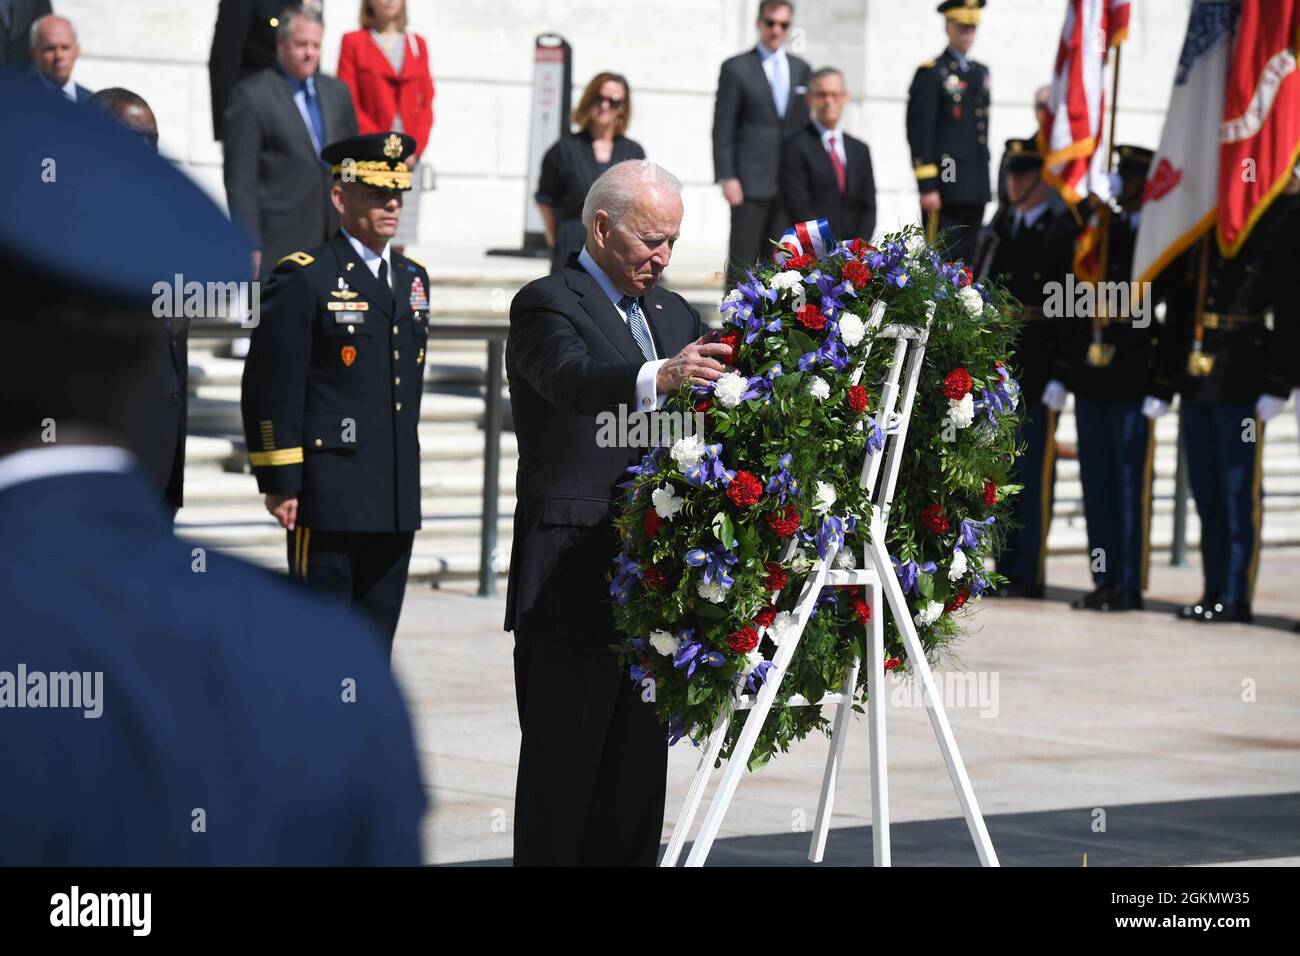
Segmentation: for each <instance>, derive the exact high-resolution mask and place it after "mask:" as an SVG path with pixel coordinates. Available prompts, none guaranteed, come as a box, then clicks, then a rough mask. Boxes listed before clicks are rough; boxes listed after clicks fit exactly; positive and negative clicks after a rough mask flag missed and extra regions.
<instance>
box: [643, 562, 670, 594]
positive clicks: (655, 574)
mask: <svg viewBox="0 0 1300 956" xmlns="http://www.w3.org/2000/svg"><path fill="white" fill-rule="evenodd" d="M665 580H666V579H665V578H664V573H663V572H662V571H660V570H659V569H658V568H656V567H655V566H654V565H653V564H652V565H650V567H648V568H646V569H645V571H643V572H642V574H641V583H642V584H644V585H645V587H646V590H647V591H658V590H659V589H660V588H661V587H663V586H664V581H665Z"/></svg>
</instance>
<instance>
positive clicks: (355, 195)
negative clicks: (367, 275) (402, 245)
mask: <svg viewBox="0 0 1300 956" xmlns="http://www.w3.org/2000/svg"><path fill="white" fill-rule="evenodd" d="M331 196H333V199H334V208H335V209H337V210H338V212H339V222H340V224H341V225H342V226H343V228H344V229H346V230H347V231H348V232H349V233H351V234H352V235H354V236H356V237H357V239H358V240H360V242H361V244H362V245H365V246H370V247H371V248H374V247H376V246H377V247H378V248H380V249H382V248H383V246H384V244H385V243H386V242H388V241H389V240H390V239H392V238H393V236H395V235H397V224H398V222H399V221H400V220H401V218H402V192H401V190H398V189H377V188H375V187H374V186H367V185H365V184H364V183H335V184H334V189H333V191H332V192H331Z"/></svg>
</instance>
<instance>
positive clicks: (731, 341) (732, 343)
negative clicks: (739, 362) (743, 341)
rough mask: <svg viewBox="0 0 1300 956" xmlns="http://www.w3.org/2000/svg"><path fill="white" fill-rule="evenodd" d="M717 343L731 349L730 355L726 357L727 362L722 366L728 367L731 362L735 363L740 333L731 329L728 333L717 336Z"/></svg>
mask: <svg viewBox="0 0 1300 956" xmlns="http://www.w3.org/2000/svg"><path fill="white" fill-rule="evenodd" d="M718 341H719V342H720V343H721V344H722V345H726V346H728V347H729V348H730V349H731V354H730V355H729V356H727V360H726V362H725V363H724V364H726V365H730V364H731V363H732V362H734V361H736V352H737V350H738V349H739V348H740V332H739V331H738V330H736V329H732V330H731V331H730V332H727V333H725V334H723V335H720V336H718Z"/></svg>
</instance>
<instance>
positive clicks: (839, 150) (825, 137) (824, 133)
mask: <svg viewBox="0 0 1300 956" xmlns="http://www.w3.org/2000/svg"><path fill="white" fill-rule="evenodd" d="M812 124H813V126H814V127H816V129H817V134H818V135H819V136H821V138H822V149H824V150H826V155H828V156H829V155H830V152H831V147H830V142H829V141H830V138H831V137H832V136H834V137H835V155H836V156H838V157H839V158H840V165H842V166H843V167H844V169H845V171H846V172H847V171H848V168H849V156H848V153H846V152H844V134H843V133H842V132H841V131H840V130H838V129H827V128H826V127H825V126H823V125H822V124H821V123H819V122H817V120H815V119H814V120H813V121H812Z"/></svg>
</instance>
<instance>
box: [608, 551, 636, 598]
mask: <svg viewBox="0 0 1300 956" xmlns="http://www.w3.org/2000/svg"><path fill="white" fill-rule="evenodd" d="M614 568H615V572H614V579H613V580H612V581H610V582H609V593H610V595H611V596H612V597H613V598H614V600H615V602H617V604H618V605H619V607H623V606H625V605H626V604H627V602H628V601H629V600H630V599H631V597H632V589H633V588H634V587H636V585H637V582H638V581H640V580H641V578H642V577H644V576H645V571H643V570H642V569H641V565H639V564H637V563H636V562H635V561H633V560H632V559H631V558H629V557H628V556H627V554H620V555H619V556H618V557H616V558H615V559H614Z"/></svg>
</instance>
